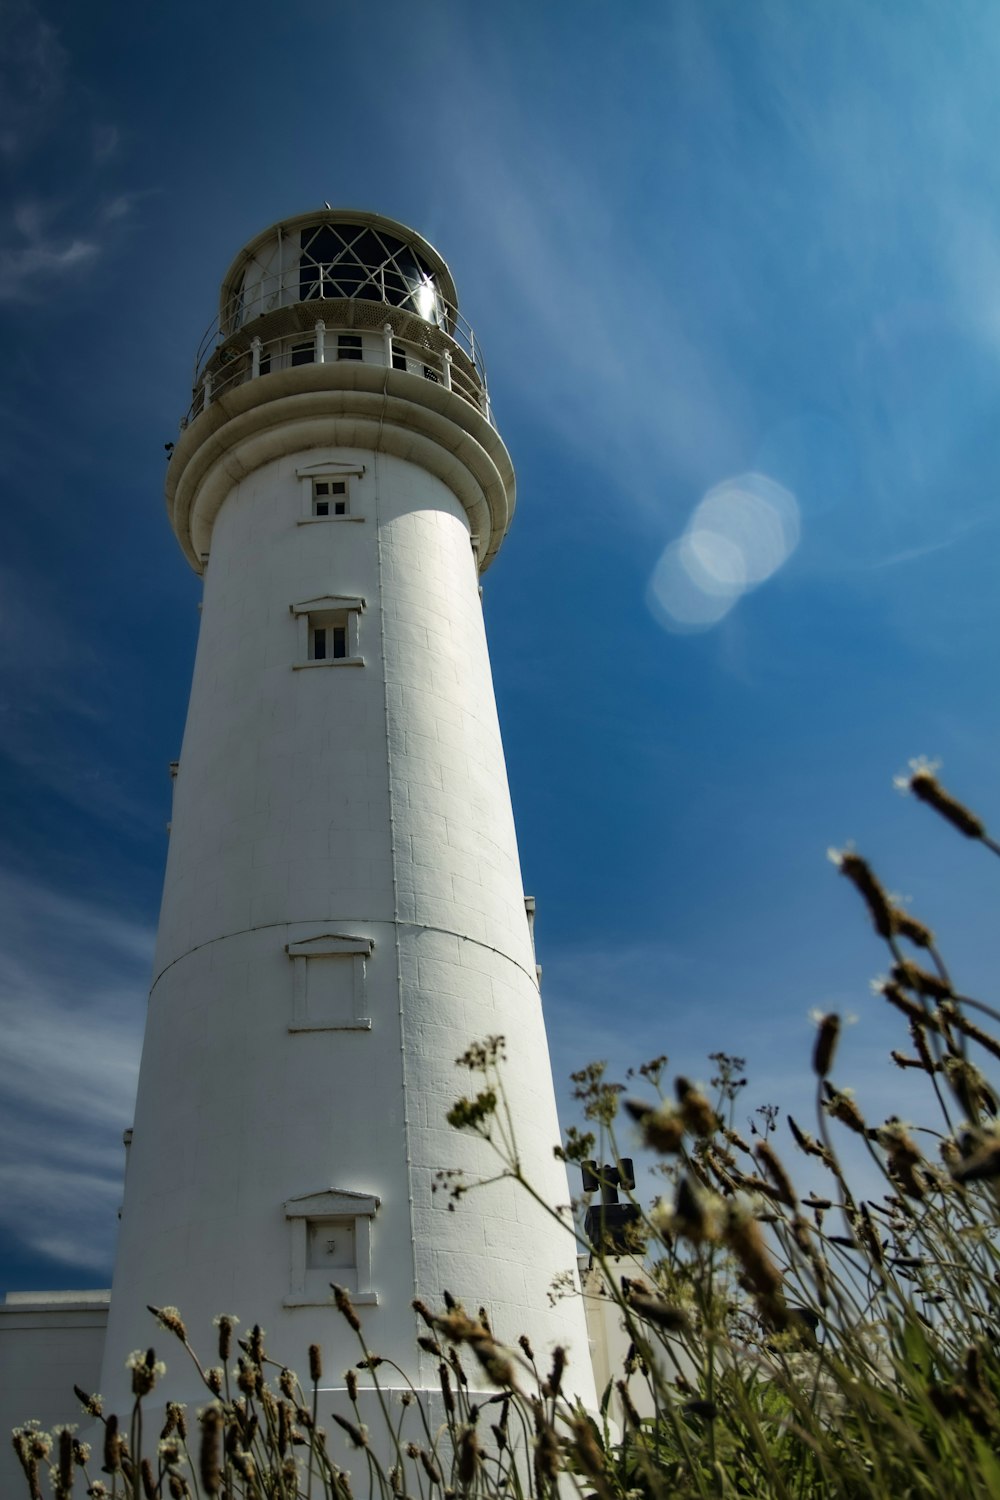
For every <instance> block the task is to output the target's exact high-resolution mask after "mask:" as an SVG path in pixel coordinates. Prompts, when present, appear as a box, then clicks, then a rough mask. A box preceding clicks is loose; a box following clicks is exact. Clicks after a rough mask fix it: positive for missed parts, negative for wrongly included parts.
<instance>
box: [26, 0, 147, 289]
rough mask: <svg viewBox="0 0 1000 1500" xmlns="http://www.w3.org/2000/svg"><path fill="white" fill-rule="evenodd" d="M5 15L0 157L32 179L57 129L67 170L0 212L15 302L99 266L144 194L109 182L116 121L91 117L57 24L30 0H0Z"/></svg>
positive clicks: (89, 104) (116, 143) (60, 159)
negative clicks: (59, 184) (57, 181)
mask: <svg viewBox="0 0 1000 1500" xmlns="http://www.w3.org/2000/svg"><path fill="white" fill-rule="evenodd" d="M0 23H2V25H3V35H4V49H3V56H2V58H0V157H6V158H7V163H8V166H9V168H10V171H11V177H12V180H13V182H14V183H15V184H16V183H18V182H19V181H20V182H23V181H26V180H30V177H31V174H32V172H33V170H34V167H35V164H36V160H37V158H39V157H40V156H41V155H42V153H43V152H45V151H46V150H47V148H49V147H50V146H51V145H52V141H53V138H54V137H58V145H57V154H55V153H53V155H52V157H51V160H57V161H58V162H60V163H62V165H63V170H64V172H65V186H64V188H63V189H62V190H61V191H59V190H56V191H50V192H49V193H48V194H47V195H45V196H37V195H35V196H26V195H24V194H22V195H21V196H20V198H17V197H15V198H14V201H13V203H12V205H10V206H8V207H6V208H5V209H4V210H3V212H2V213H0V303H6V304H8V305H10V304H16V303H20V302H27V303H31V302H34V301H36V300H38V299H39V298H40V297H42V296H44V297H46V298H51V297H53V296H54V295H55V294H56V293H57V292H58V291H59V290H60V289H61V288H62V287H63V286H64V285H67V284H70V283H71V282H72V281H73V279H74V278H76V277H79V276H80V275H82V274H83V273H84V272H85V271H86V270H87V269H88V268H90V267H92V266H93V265H94V264H95V263H96V262H97V261H98V260H99V259H100V257H101V256H102V254H103V253H104V252H105V251H106V249H107V248H108V244H109V242H110V240H111V237H112V236H113V235H114V234H117V233H119V232H120V228H114V227H113V226H120V224H121V221H122V220H124V219H125V218H127V217H128V215H129V213H130V211H131V209H132V206H133V204H134V203H135V201H136V198H137V196H138V195H137V194H133V193H123V192H116V191H114V190H109V187H108V184H107V182H106V181H105V179H106V177H107V173H108V168H109V164H110V163H112V162H113V161H114V159H115V157H116V155H117V152H118V146H119V131H118V127H117V126H116V125H114V124H113V123H111V122H106V121H97V122H94V121H93V120H91V119H90V118H88V117H89V116H91V114H92V112H93V103H92V100H91V99H90V98H89V96H88V95H87V94H86V93H85V91H84V90H83V89H82V88H81V87H80V85H79V84H77V83H75V82H74V79H73V76H72V72H71V70H70V66H69V64H70V58H69V55H68V53H67V50H66V48H65V46H64V44H63V42H62V40H61V38H60V35H59V33H58V31H57V29H56V28H55V27H54V26H52V25H51V24H50V23H49V22H48V21H47V20H46V19H44V17H43V16H42V15H41V14H40V13H39V11H38V10H37V9H36V7H35V6H34V5H33V4H31V0H0ZM51 160H50V162H49V163H47V164H46V165H47V167H48V166H50V165H51ZM45 175H46V180H49V179H50V176H51V173H50V172H49V171H48V170H46V174H45ZM36 180H37V179H36ZM14 192H15V193H16V192H17V189H16V188H15V189H14Z"/></svg>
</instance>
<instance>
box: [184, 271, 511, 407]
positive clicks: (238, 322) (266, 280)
mask: <svg viewBox="0 0 1000 1500" xmlns="http://www.w3.org/2000/svg"><path fill="white" fill-rule="evenodd" d="M315 269H316V271H317V273H318V276H317V280H316V282H315V283H314V285H315V287H316V289H317V290H316V291H315V292H314V293H312V294H311V295H310V296H308V297H303V296H302V293H301V287H300V280H299V275H300V272H299V266H298V265H297V264H296V265H293V266H289V267H286V268H285V269H284V270H283V271H277V272H271V273H269V274H268V275H266V276H264V277H262V278H261V280H260V281H259V282H257V283H255V284H254V285H252V286H250V287H244V288H243V290H241V291H240V292H238V293H237V294H236V295H235V296H233V297H230V298H229V300H228V301H227V303H226V305H225V308H224V309H223V311H222V313H221V314H220V315H219V317H217V318H214V319H213V320H212V322H211V323H210V324H209V326H208V327H207V328H206V330H205V332H204V334H203V335H202V338H201V341H200V343H199V345H198V351H197V354H196V355H195V367H194V384H195V385H197V384H198V382H199V381H200V379H201V377H202V375H203V374H204V370H205V366H206V365H207V364H208V363H209V361H210V360H211V359H212V358H213V356H214V354H215V352H216V349H217V348H218V346H219V345H220V344H223V343H225V341H226V339H228V338H232V337H233V335H234V334H236V333H238V332H239V331H240V329H242V328H244V327H245V326H246V325H247V323H250V322H252V321H253V320H254V319H255V318H259V317H262V316H263V315H264V314H265V313H269V312H274V311H276V310H277V309H278V308H282V307H292V306H294V305H295V304H296V303H300V304H302V305H308V303H310V302H314V301H319V300H323V295H324V288H325V287H327V286H329V291H328V292H327V293H326V295H327V296H329V297H332V298H336V299H338V300H345V301H359V302H381V303H382V305H383V306H385V307H387V308H389V309H390V310H391V311H403V312H407V313H410V314H412V315H414V316H416V317H421V318H422V319H423V321H424V322H426V323H429V324H430V326H431V327H432V328H436V329H438V330H439V331H440V332H442V333H444V334H446V335H447V336H448V337H449V338H450V339H452V340H453V341H454V342H455V343H456V344H457V345H458V347H459V348H460V349H461V350H462V352H463V354H465V356H466V357H467V359H469V360H470V362H471V363H472V365H473V366H474V367H475V369H476V370H477V372H478V374H479V378H480V380H481V381H482V382H483V384H484V385H485V384H486V366H485V363H484V361H483V355H482V349H481V347H480V344H479V342H478V340H477V339H476V336H475V333H474V331H473V328H472V325H471V324H470V323H469V322H468V320H467V319H466V318H464V317H463V316H462V314H461V313H460V312H459V310H458V308H457V307H455V306H454V305H453V304H452V303H449V302H446V301H445V299H444V298H443V297H442V296H441V294H440V292H439V291H437V289H436V288H435V290H434V306H435V310H440V311H441V313H442V317H441V318H440V319H439V320H437V319H434V318H428V317H426V316H424V314H422V313H421V311H420V308H419V307H418V306H417V305H416V301H417V299H418V297H419V289H416V290H414V291H413V292H411V293H410V294H408V295H407V296H406V297H405V298H404V299H402V301H399V302H395V301H388V300H387V299H386V298H385V296H384V292H385V286H384V282H383V284H382V286H381V287H380V288H376V287H374V286H373V288H372V291H373V292H375V291H377V290H381V291H382V293H383V296H382V297H378V296H374V295H373V296H370V297H364V296H355V297H349V298H344V297H343V292H342V291H340V290H337V289H336V288H337V285H338V283H337V279H336V276H335V271H336V269H337V268H336V265H335V264H331V265H329V266H326V265H317V266H316V268H315ZM382 269H383V268H379V270H378V271H377V272H376V273H375V274H380V273H381V271H382Z"/></svg>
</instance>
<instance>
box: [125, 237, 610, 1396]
mask: <svg viewBox="0 0 1000 1500" xmlns="http://www.w3.org/2000/svg"><path fill="white" fill-rule="evenodd" d="M167 504H168V509H169V514H170V520H171V523H172V525H173V528H174V531H175V533H176V535H177V539H178V541H179V542H180V545H181V548H182V549H183V551H184V553H185V555H186V557H187V558H188V560H189V562H190V563H191V565H192V566H193V567H194V568H195V569H196V570H197V571H198V572H200V573H203V574H204V601H203V607H202V617H201V627H200V635H199V641H198V650H197V657H196V661H195V668H194V680H193V683H192V688H191V699H190V707H189V711H188V719H187V726H186V729H185V734H184V741H183V747H182V751H181V755H180V760H179V763H178V766H177V768H176V777H175V783H174V806H173V814H172V832H171V838H170V848H169V856H168V861H167V870H166V876H165V882H164V892H163V905H162V911H161V916H160V924H159V932H158V941H157V949H156V958H155V965H154V975H153V983H152V989H151V993H150V999H149V1013H148V1020H147V1024H146V1035H145V1044H144V1048H143V1058H142V1068H141V1074H140V1081H139V1093H138V1101H137V1108H136V1116H135V1126H134V1133H133V1138H132V1144H131V1147H130V1155H129V1165H128V1176H127V1183H126V1194H125V1207H124V1213H123V1219H122V1226H121V1237H120V1243H119V1251H118V1260H117V1266H116V1271H115V1280H114V1288H113V1294H112V1299H111V1312H110V1318H109V1324H108V1333H107V1342H106V1352H105V1362H104V1372H103V1376H102V1387H101V1388H102V1390H103V1391H104V1392H105V1394H106V1395H107V1396H108V1397H112V1396H113V1395H114V1393H115V1392H116V1391H118V1390H119V1389H121V1387H122V1385H123V1382H124V1379H125V1369H124V1366H125V1360H126V1357H127V1355H128V1354H129V1352H130V1350H132V1349H135V1348H138V1347H144V1346H145V1345H146V1344H147V1343H148V1342H149V1338H150V1323H149V1316H148V1314H147V1312H146V1304H147V1303H152V1304H154V1305H162V1304H164V1303H170V1304H175V1305H177V1306H178V1307H179V1308H180V1309H181V1311H182V1313H183V1315H184V1317H185V1320H186V1321H187V1323H188V1326H189V1328H190V1329H191V1331H192V1335H193V1337H194V1339H195V1341H196V1342H197V1341H198V1340H199V1338H204V1337H205V1336H206V1335H207V1332H208V1329H209V1325H210V1321H211V1319H212V1317H213V1316H214V1315H216V1314H219V1313H236V1314H239V1315H240V1316H241V1317H242V1318H244V1319H248V1318H250V1319H255V1320H258V1321H260V1323H261V1324H262V1325H263V1326H264V1327H265V1329H266V1330H267V1332H268V1342H269V1346H270V1350H271V1352H272V1354H273V1356H274V1357H275V1358H277V1359H280V1360H283V1361H287V1362H289V1363H290V1364H292V1365H293V1367H295V1366H296V1365H297V1364H300V1363H301V1362H302V1360H303V1359H304V1352H305V1348H306V1345H307V1343H308V1342H309V1341H310V1340H318V1341H319V1342H321V1343H322V1344H323V1345H324V1349H325V1352H326V1369H327V1372H328V1374H332V1380H331V1381H330V1382H329V1383H330V1384H332V1385H334V1386H336V1385H339V1384H340V1380H341V1377H340V1374H339V1372H340V1371H342V1370H343V1369H345V1368H346V1366H347V1365H349V1364H351V1363H352V1362H353V1361H354V1360H355V1359H356V1358H357V1348H356V1345H355V1344H354V1342H353V1335H351V1334H350V1332H349V1330H348V1329H347V1328H346V1327H345V1326H344V1325H343V1322H342V1320H341V1319H340V1318H339V1317H338V1315H337V1314H336V1313H335V1312H334V1311H332V1310H330V1291H329V1287H330V1283H331V1282H337V1283H340V1284H343V1285H346V1286H347V1287H348V1288H349V1289H350V1291H351V1295H352V1297H353V1300H354V1302H355V1304H356V1306H357V1307H358V1310H359V1315H360V1316H361V1317H362V1319H363V1321H364V1332H365V1338H366V1340H367V1343H368V1345H369V1347H370V1348H372V1349H374V1350H376V1351H377V1352H378V1353H380V1354H382V1355H384V1356H385V1357H387V1358H391V1359H393V1360H395V1361H396V1362H397V1363H398V1364H400V1365H401V1366H402V1367H403V1369H405V1370H406V1371H407V1373H408V1375H409V1376H410V1378H411V1379H412V1380H413V1382H414V1383H415V1384H416V1385H417V1387H418V1388H424V1389H427V1390H428V1391H431V1390H436V1389H437V1388H438V1377H437V1361H436V1360H435V1359H434V1357H433V1356H431V1355H429V1354H424V1353H422V1352H421V1351H419V1350H418V1348H417V1346H416V1339H415V1335H416V1333H417V1332H418V1331H419V1329H418V1322H417V1317H416V1314H415V1313H414V1312H413V1310H412V1306H411V1303H412V1301H413V1299H414V1297H420V1298H423V1299H425V1300H426V1301H427V1302H428V1303H431V1304H438V1303H439V1301H440V1298H441V1294H442V1291H443V1290H444V1289H445V1288H447V1289H448V1290H449V1291H450V1292H451V1293H452V1294H453V1295H454V1296H456V1297H458V1298H460V1299H462V1300H464V1301H466V1302H467V1303H468V1304H469V1305H470V1306H473V1307H478V1306H479V1305H480V1304H482V1305H484V1306H485V1307H486V1308H487V1309H488V1312H489V1315H490V1318H491V1321H492V1324H493V1328H494V1331H495V1333H496V1335H497V1336H498V1337H499V1338H500V1339H502V1340H507V1341H513V1340H515V1339H516V1337H517V1335H518V1334H519V1333H521V1332H523V1331H529V1330H530V1333H531V1337H532V1340H533V1342H534V1343H535V1344H536V1346H539V1347H542V1346H544V1345H545V1344H546V1343H549V1344H552V1343H554V1342H557V1341H558V1342H559V1343H562V1344H566V1345H568V1346H569V1349H570V1360H571V1367H570V1368H571V1372H572V1375H573V1382H572V1384H573V1388H574V1389H575V1390H576V1391H578V1393H579V1394H580V1396H581V1397H582V1398H583V1399H584V1401H585V1403H586V1404H587V1405H590V1406H592V1405H593V1404H594V1393H593V1382H592V1375H591V1370H590V1361H589V1358H588V1352H587V1336H586V1329H585V1324H584V1317H583V1312H582V1309H581V1306H580V1303H579V1299H577V1298H568V1299H564V1300H562V1301H558V1302H557V1303H556V1304H555V1306H552V1305H550V1301H549V1298H548V1291H549V1288H550V1284H551V1283H552V1281H553V1279H554V1278H556V1277H557V1276H560V1275H563V1276H565V1275H566V1274H567V1273H570V1274H573V1273H574V1272H575V1254H574V1243H573V1238H572V1235H571V1234H569V1233H568V1232H567V1229H566V1227H565V1226H560V1225H558V1224H556V1223H554V1222H553V1221H552V1220H551V1219H550V1218H549V1217H548V1216H547V1215H546V1214H545V1213H544V1212H543V1211H542V1210H541V1209H540V1208H539V1207H538V1206H537V1205H536V1204H534V1203H532V1202H531V1200H530V1199H529V1197H528V1196H527V1195H526V1194H524V1193H522V1192H520V1191H518V1190H516V1189H514V1188H513V1187H512V1186H511V1185H510V1184H508V1183H497V1184H495V1185H493V1186H491V1187H488V1188H485V1189H482V1190H478V1191H476V1192H473V1193H469V1194H468V1195H467V1196H466V1197H465V1198H463V1200H462V1201H461V1202H460V1203H459V1204H458V1206H457V1208H456V1210H455V1211H454V1212H451V1211H449V1209H448V1204H447V1198H446V1195H445V1194H444V1193H443V1192H440V1191H439V1192H437V1193H435V1192H434V1185H435V1179H436V1174H437V1173H438V1172H439V1171H441V1170H442V1169H444V1170H449V1169H459V1168H460V1169H464V1170H465V1171H466V1172H467V1173H468V1174H469V1176H470V1177H471V1178H476V1177H477V1176H480V1175H482V1176H488V1175H492V1174H493V1173H494V1171H495V1167H496V1163H495V1160H494V1159H493V1158H492V1157H491V1156H490V1154H489V1152H488V1150H487V1149H486V1148H485V1147H484V1146H482V1144H481V1143H479V1142H478V1141H475V1140H472V1139H470V1138H469V1137H468V1136H465V1135H460V1134H458V1133H457V1132H455V1131H454V1130H452V1129H450V1128H449V1126H448V1125H447V1124H446V1122H445V1113H446V1111H447V1109H448V1108H449V1106H450V1104H451V1103H452V1102H453V1100H454V1099H455V1097H456V1096H457V1095H458V1094H459V1093H461V1092H463V1091H465V1090H467V1089H468V1086H469V1080H468V1075H467V1074H466V1075H463V1074H462V1073H461V1072H460V1071H459V1070H458V1069H456V1067H455V1060H456V1058H457V1057H459V1055H460V1054H461V1053H463V1052H464V1051H465V1049H466V1048H467V1047H468V1045H469V1043H470V1042H471V1041H473V1040H474V1039H478V1038H482V1037H485V1036H491V1035H496V1034H503V1035H504V1036H505V1037H506V1039H507V1049H508V1053H509V1063H508V1065H507V1067H506V1071H505V1079H506V1084H507V1087H508V1089H509V1098H510V1103H511V1106H512V1109H513V1112H514V1115H515V1118H516V1122H517V1144H518V1149H519V1153H520V1156H521V1161H522V1164H523V1166H524V1170H525V1172H526V1174H527V1175H528V1177H529V1178H530V1179H531V1180H532V1182H533V1183H535V1185H536V1186H537V1187H538V1188H539V1190H540V1192H541V1193H542V1195H543V1196H544V1197H545V1198H546V1199H547V1200H548V1201H549V1202H550V1203H552V1204H562V1203H565V1202H567V1200H568V1191H567V1183H566V1178H565V1173H564V1171H563V1169H562V1167H561V1166H560V1165H559V1164H558V1163H556V1162H555V1161H554V1159H553V1154H552V1147H553V1143H554V1142H555V1141H556V1140H557V1137H558V1127H557V1121H556V1111H555V1103H554V1096H553V1087H552V1078H551V1070H550V1064H549V1058H548V1049H547V1043H546V1038H545V1030H544V1025H543V1020H542V1011H541V1005H540V1000H539V991H538V981H537V972H536V967H535V958H534V952H533V943H532V935H531V929H530V922H529V915H528V913H527V912H526V902H525V897H524V892H523V888H522V883H521V873H520V867H519V863H518V853H517V845H516V840H515V834H514V822H513V817H512V813H511V804H510V794H509V790H508V785H507V775H506V769H505V765H504V758H503V749H502V745H501V741H500V731H499V727H498V722H497V713H496V705H495V702H494V696H493V684H492V679H491V674H490V665H489V658H488V655H487V648H486V638H485V633H484V628H483V619H482V611H481V604H480V598H479V588H478V583H479V575H480V573H481V572H482V571H483V569H485V568H486V567H487V566H488V565H489V563H490V562H491V561H492V559H493V558H494V557H495V556H496V553H497V551H498V549H499V547H500V544H501V542H502V541H503V538H504V536H505V534H506V531H507V527H508V525H509V523H510V519H511V515H512V512H513V506H514V474H513V470H512V467H511V462H510V459H509V457H508V454H507V450H506V448H505V447H504V445H503V443H502V441H501V439H500V437H499V435H498V433H497V431H496V428H495V426H494V424H493V421H492V416H491V411H490V406H489V400H488V396H487V391H486V383H485V375H484V368H483V363H482V358H481V353H480V350H479V348H478V345H477V344H476V341H475V338H474V335H473V334H472V332H471V329H469V327H468V325H467V324H466V323H465V322H464V320H462V318H461V317H460V315H459V313H458V309H457V303H456V296H455V289H454V285H453V283H452V279H451V276H450V274H449V272H448V268H447V266H446V265H445V263H444V262H443V260H442V259H441V258H440V256H439V255H438V254H437V253H436V252H435V251H434V250H433V249H432V247H431V246H430V245H428V244H427V243H426V242H425V241H424V240H422V239H421V238H420V237H419V236H418V235H416V234H414V233H413V231H412V230H409V229H406V228H405V227H403V226H402V225H400V224H397V223H394V222H393V221H391V220H388V219H384V218H381V217H379V216H378V215H374V214H369V213H358V212H349V211H325V212H322V213H319V214H310V215H305V216H301V217H299V218H294V219H289V220H286V221H284V222H283V223H281V224H278V225H276V226H274V227H273V228H271V229H269V230H267V231H266V232H265V233H263V234H261V235H260V236H258V238H257V239H255V240H254V241H253V242H252V243H251V244H249V245H248V246H247V247H246V249H244V250H243V251H241V252H240V254H239V256H238V257H237V259H236V261H235V262H234V264H233V266H232V268H231V269H230V271H229V272H228V274H227V276H226V278H225V281H224V283H223V288H222V296H221V309H220V317H219V321H218V323H217V325H215V326H214V327H213V329H212V330H211V331H210V335H209V337H208V338H207V340H206V343H205V345H204V346H203V349H202V351H201V352H200V354H199V362H198V368H197V372H196V382H195V394H194V401H193V404H192V407H191V410H190V412H189V414H188V417H187V419H186V422H185V424H184V426H183V429H182V432H181V436H180V438H179V440H178V442H177V444H176V447H175V449H174V451H173V454H172V457H171V461H170V465H169V470H168V476H167ZM178 1352H179V1351H178ZM170 1366H171V1367H170V1371H169V1373H168V1376H167V1379H166V1382H165V1388H164V1395H166V1396H168V1397H176V1398H178V1399H182V1400H183V1399H197V1392H196V1390H194V1389H193V1388H192V1389H189V1388H188V1386H189V1385H190V1381H189V1379H188V1377H187V1375H186V1373H185V1372H184V1370H183V1366H182V1364H181V1363H180V1362H179V1361H178V1359H177V1358H176V1357H175V1358H174V1359H173V1360H171V1362H170ZM334 1372H336V1373H334Z"/></svg>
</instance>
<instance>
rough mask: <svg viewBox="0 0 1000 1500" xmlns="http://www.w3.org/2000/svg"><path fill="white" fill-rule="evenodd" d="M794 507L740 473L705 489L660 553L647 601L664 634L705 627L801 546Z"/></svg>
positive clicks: (772, 487)
mask: <svg viewBox="0 0 1000 1500" xmlns="http://www.w3.org/2000/svg"><path fill="white" fill-rule="evenodd" d="M800 529H801V527H800V521H799V507H798V504H797V502H796V499H795V496H794V495H793V494H792V493H791V491H790V490H786V489H785V488H784V486H783V485H780V484H778V483H777V482H776V481H775V480H773V479H769V478H768V477H767V475H766V474H741V475H739V476H737V477H736V478H735V479H727V480H725V481H724V482H723V483H722V484H718V485H716V486H715V487H714V489H711V490H709V491H708V493H707V494H706V495H704V496H703V498H702V499H701V500H700V501H699V503H698V505H697V506H696V507H695V509H694V512H693V514H692V516H691V519H690V521H689V522H688V526H687V529H686V531H685V532H684V535H683V536H682V537H680V538H679V539H678V540H677V541H675V542H671V543H670V545H669V546H668V547H667V548H666V549H665V551H664V552H663V554H662V556H661V557H660V560H659V562H658V563H657V565H656V567H655V569H654V570H653V576H652V578H651V579H650V581H649V588H648V591H647V602H648V604H649V607H650V610H651V611H652V613H653V615H654V616H655V618H656V619H657V620H659V622H660V623H661V624H662V625H665V626H666V627H667V629H668V630H681V631H690V630H708V629H709V628H710V627H711V626H712V625H717V624H718V623H719V621H720V620H722V619H724V618H725V616H726V615H727V614H728V613H729V611H730V610H731V609H732V608H733V606H734V605H735V604H736V603H737V601H738V600H739V599H740V598H742V596H743V595H744V594H745V593H748V592H749V591H750V590H751V589H755V588H757V587H758V585H759V584H762V583H764V582H765V581H766V580H767V579H768V578H771V577H773V575H774V574H775V573H776V572H777V571H778V569H779V568H780V567H781V566H782V565H783V564H784V563H786V562H787V561H788V559H789V557H791V555H792V553H793V552H794V551H795V548H796V547H797V546H798V543H799V535H800Z"/></svg>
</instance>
